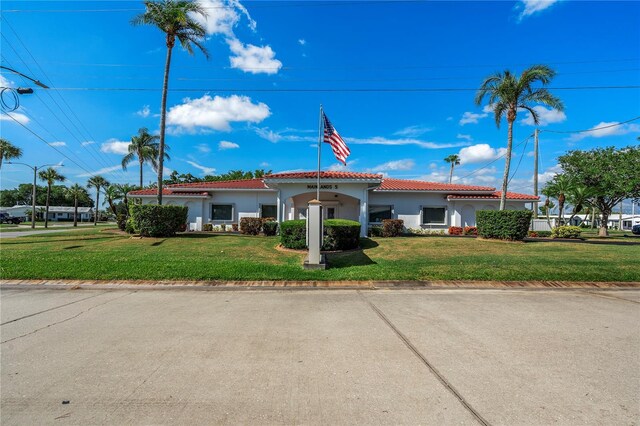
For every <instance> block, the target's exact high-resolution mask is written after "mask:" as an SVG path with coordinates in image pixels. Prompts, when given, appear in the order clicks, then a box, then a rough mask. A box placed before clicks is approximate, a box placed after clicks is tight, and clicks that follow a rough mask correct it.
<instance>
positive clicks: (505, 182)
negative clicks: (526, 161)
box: [500, 114, 515, 210]
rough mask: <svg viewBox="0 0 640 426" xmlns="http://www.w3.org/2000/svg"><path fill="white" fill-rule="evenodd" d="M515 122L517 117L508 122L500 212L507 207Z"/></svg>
mask: <svg viewBox="0 0 640 426" xmlns="http://www.w3.org/2000/svg"><path fill="white" fill-rule="evenodd" d="M514 115H515V114H514ZM513 121H515V117H514V120H508V122H509V130H508V133H507V154H506V156H505V158H504V176H503V177H502V194H500V210H504V209H505V208H506V205H507V186H508V184H509V169H510V168H511V150H512V147H513Z"/></svg>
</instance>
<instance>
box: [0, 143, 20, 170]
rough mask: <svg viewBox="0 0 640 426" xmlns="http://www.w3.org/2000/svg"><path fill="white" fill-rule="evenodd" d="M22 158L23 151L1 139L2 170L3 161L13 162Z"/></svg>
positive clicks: (0, 156) (0, 157)
mask: <svg viewBox="0 0 640 426" xmlns="http://www.w3.org/2000/svg"><path fill="white" fill-rule="evenodd" d="M20 157H22V150H21V149H20V148H18V147H17V146H15V145H13V144H12V143H11V142H9V141H8V140H6V139H4V138H0V168H1V167H2V160H7V161H9V160H13V159H14V158H20Z"/></svg>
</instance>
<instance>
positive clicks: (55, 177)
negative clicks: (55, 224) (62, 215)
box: [38, 167, 67, 228]
mask: <svg viewBox="0 0 640 426" xmlns="http://www.w3.org/2000/svg"><path fill="white" fill-rule="evenodd" d="M38 177H40V180H43V181H45V182H47V204H46V207H45V210H44V227H45V228H48V227H49V199H50V198H51V186H52V185H53V184H54V183H56V182H64V181H65V180H67V178H66V177H64V176H62V175H61V174H60V173H58V171H57V170H56V169H54V168H53V167H49V168H48V169H46V170H41V171H40V173H38Z"/></svg>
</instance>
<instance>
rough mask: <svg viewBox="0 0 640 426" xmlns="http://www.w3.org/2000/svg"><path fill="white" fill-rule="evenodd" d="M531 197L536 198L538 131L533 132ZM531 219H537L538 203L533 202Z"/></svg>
mask: <svg viewBox="0 0 640 426" xmlns="http://www.w3.org/2000/svg"><path fill="white" fill-rule="evenodd" d="M533 195H535V196H536V197H537V196H538V129H537V128H536V129H535V130H534V132H533ZM533 218H534V219H537V218H538V202H537V201H534V202H533Z"/></svg>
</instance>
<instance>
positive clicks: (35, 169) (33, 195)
mask: <svg viewBox="0 0 640 426" xmlns="http://www.w3.org/2000/svg"><path fill="white" fill-rule="evenodd" d="M7 164H20V165H22V166H27V167H28V168H30V169H31V170H33V189H32V192H31V229H35V227H36V183H37V182H38V169H42V168H44V167H48V166H55V165H56V164H45V165H42V166H31V165H29V164H26V163H15V162H13V161H7Z"/></svg>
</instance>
